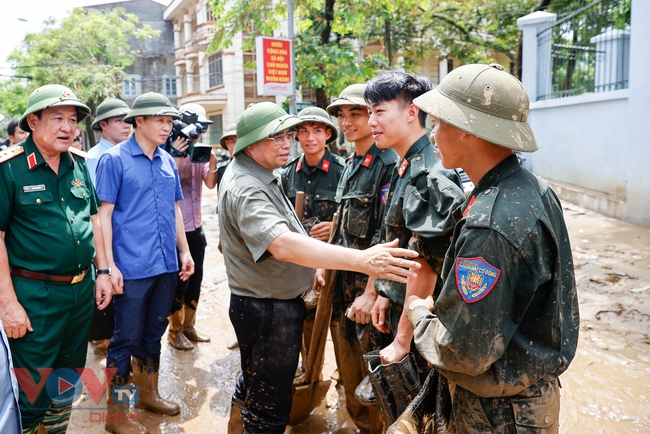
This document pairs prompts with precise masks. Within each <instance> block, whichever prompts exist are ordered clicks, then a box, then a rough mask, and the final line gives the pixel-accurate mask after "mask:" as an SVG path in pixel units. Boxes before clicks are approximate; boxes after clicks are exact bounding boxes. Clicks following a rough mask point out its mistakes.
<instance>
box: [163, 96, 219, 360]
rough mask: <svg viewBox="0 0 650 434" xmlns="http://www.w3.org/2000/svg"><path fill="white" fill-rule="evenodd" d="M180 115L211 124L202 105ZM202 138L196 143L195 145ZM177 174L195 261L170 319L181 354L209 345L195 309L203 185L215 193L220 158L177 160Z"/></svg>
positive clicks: (182, 144) (182, 147)
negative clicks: (198, 325) (187, 114)
mask: <svg viewBox="0 0 650 434" xmlns="http://www.w3.org/2000/svg"><path fill="white" fill-rule="evenodd" d="M179 111H180V112H181V113H183V112H191V113H192V114H196V115H198V122H199V123H201V124H202V125H204V126H205V127H206V128H207V126H208V125H209V124H211V123H212V122H211V121H209V120H208V118H207V117H206V113H205V109H204V108H203V107H202V106H200V105H199V104H185V105H183V106H182V107H181V108H180V109H179ZM200 140H201V136H200V135H199V137H198V138H197V139H196V143H198V142H199V141H200ZM188 145H189V142H188V141H187V140H185V141H182V140H181V141H177V142H176V144H175V145H174V146H175V147H176V149H178V150H179V151H181V152H183V151H186V150H187V148H188ZM174 160H175V161H176V165H177V167H178V174H179V176H180V179H181V188H182V190H183V200H181V201H180V207H181V212H182V213H183V225H184V226H185V236H186V237H187V243H188V245H189V247H190V253H191V254H192V259H194V264H195V265H194V266H195V268H194V270H195V271H194V274H193V275H192V276H191V277H190V278H189V279H188V280H186V281H182V280H180V279H179V280H178V285H177V287H176V294H175V295H174V300H173V301H172V306H171V311H170V316H169V333H168V334H167V339H168V340H169V343H170V344H171V345H172V346H173V347H174V348H176V349H179V350H191V349H193V348H194V344H193V343H192V342H209V341H210V337H208V336H204V335H202V334H200V333H199V332H197V330H196V329H195V328H194V322H195V320H196V308H197V306H198V304H199V296H200V295H201V281H202V280H203V259H204V258H205V247H206V246H207V242H206V239H205V234H204V232H203V227H202V222H201V192H202V189H203V184H205V186H206V187H208V188H210V189H212V188H214V187H215V186H216V185H217V157H216V155H214V153H210V162H209V163H192V162H191V161H190V158H189V157H184V158H183V157H175V158H174Z"/></svg>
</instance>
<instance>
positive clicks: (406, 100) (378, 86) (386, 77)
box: [363, 71, 433, 127]
mask: <svg viewBox="0 0 650 434" xmlns="http://www.w3.org/2000/svg"><path fill="white" fill-rule="evenodd" d="M431 89H433V85H432V84H431V80H429V79H428V78H426V77H424V76H422V75H415V74H411V73H408V72H403V71H383V72H380V73H379V75H378V76H377V77H375V78H373V79H372V80H370V81H369V82H368V84H367V85H366V90H365V91H364V92H363V97H364V98H365V100H366V102H367V103H368V104H369V105H371V104H380V103H382V102H387V101H394V100H395V101H397V102H399V103H400V105H401V107H403V108H406V107H407V106H409V105H411V104H413V100H414V99H415V98H417V97H419V96H420V95H422V94H424V93H426V92H428V91H430V90H431ZM418 119H419V120H420V125H421V126H422V127H425V126H426V119H427V114H426V113H425V112H424V111H422V110H420V113H419V115H418Z"/></svg>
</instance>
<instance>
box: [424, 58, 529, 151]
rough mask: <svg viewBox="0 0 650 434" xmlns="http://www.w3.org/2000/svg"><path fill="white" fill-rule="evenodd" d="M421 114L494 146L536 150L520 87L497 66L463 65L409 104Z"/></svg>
mask: <svg viewBox="0 0 650 434" xmlns="http://www.w3.org/2000/svg"><path fill="white" fill-rule="evenodd" d="M413 103H414V104H415V105H416V106H418V107H419V108H420V109H421V110H424V111H425V112H427V113H428V114H430V115H432V116H435V117H436V118H438V119H440V120H442V121H444V122H445V123H448V124H450V125H452V126H454V127H456V128H458V129H459V130H462V131H465V132H467V133H469V134H471V135H473V136H476V137H479V138H481V139H484V140H487V141H489V142H491V143H494V144H495V145H499V146H503V147H504V148H508V149H513V150H515V151H522V152H535V151H536V150H537V149H538V148H539V146H538V144H537V140H535V135H534V134H533V130H532V129H531V128H530V125H529V124H528V113H529V111H530V100H529V98H528V92H526V89H525V88H524V86H523V84H521V82H520V81H519V80H517V79H516V78H515V77H514V76H512V75H511V74H510V73H508V72H506V71H504V70H503V68H502V67H501V65H478V64H474V65H464V66H461V67H460V68H457V69H454V70H453V71H451V72H450V73H449V74H448V75H447V76H446V77H445V78H443V79H442V81H441V82H440V84H439V85H438V87H437V88H436V89H434V90H431V91H429V92H427V93H425V94H424V95H421V96H419V97H417V98H415V99H414V100H413Z"/></svg>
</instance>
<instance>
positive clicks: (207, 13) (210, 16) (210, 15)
mask: <svg viewBox="0 0 650 434" xmlns="http://www.w3.org/2000/svg"><path fill="white" fill-rule="evenodd" d="M205 18H206V21H217V20H216V19H215V18H214V13H213V12H212V6H210V5H209V4H207V5H205Z"/></svg>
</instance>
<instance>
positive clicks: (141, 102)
mask: <svg viewBox="0 0 650 434" xmlns="http://www.w3.org/2000/svg"><path fill="white" fill-rule="evenodd" d="M136 116H171V117H172V118H174V119H178V118H180V115H179V114H178V110H176V109H175V108H174V107H172V103H170V102H169V99H167V97H166V96H165V95H161V94H159V93H156V92H147V93H143V94H142V95H140V96H139V97H137V98H136V99H135V101H133V107H131V111H130V112H129V114H128V115H126V117H125V118H124V122H127V123H129V124H131V125H133V124H135V117H136Z"/></svg>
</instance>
